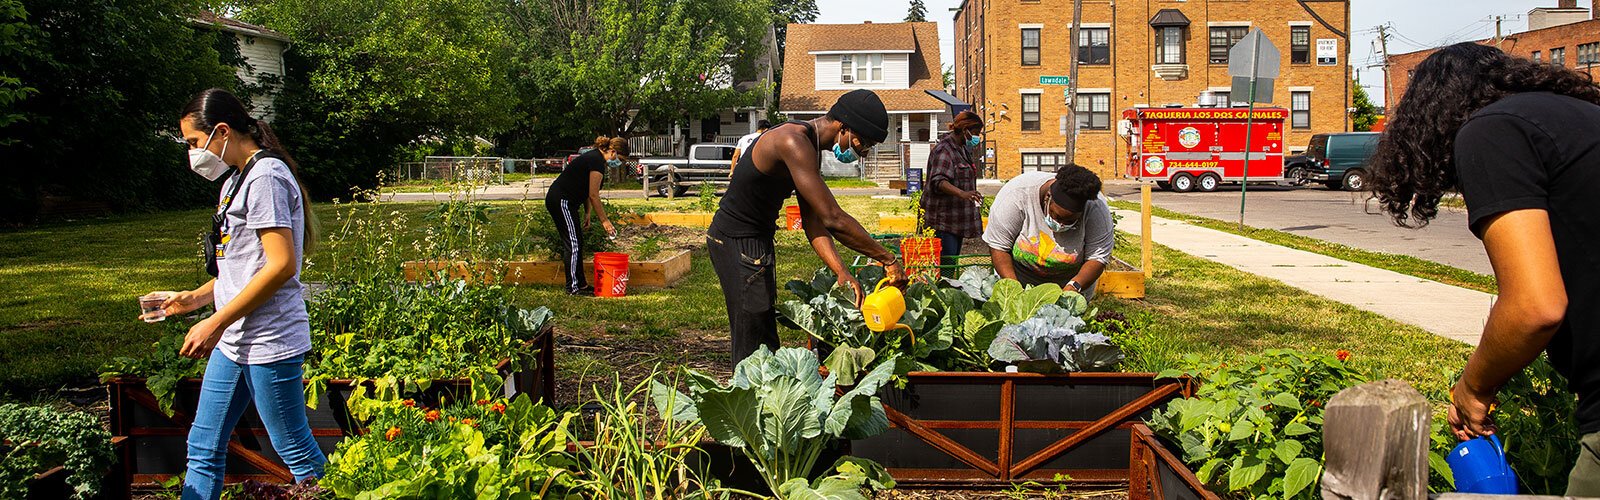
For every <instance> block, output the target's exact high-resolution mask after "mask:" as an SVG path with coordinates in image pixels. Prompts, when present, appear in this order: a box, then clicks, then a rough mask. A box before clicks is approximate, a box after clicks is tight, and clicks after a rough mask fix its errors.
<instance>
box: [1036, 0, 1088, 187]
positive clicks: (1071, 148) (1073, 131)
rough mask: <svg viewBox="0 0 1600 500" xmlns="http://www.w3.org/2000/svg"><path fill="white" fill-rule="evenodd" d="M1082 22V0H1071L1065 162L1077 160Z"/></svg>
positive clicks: (1041, 104)
mask: <svg viewBox="0 0 1600 500" xmlns="http://www.w3.org/2000/svg"><path fill="white" fill-rule="evenodd" d="M1082 24H1083V0H1072V29H1071V30H1070V31H1069V33H1068V34H1067V36H1068V37H1071V38H1072V40H1071V42H1070V43H1071V45H1068V46H1069V47H1072V50H1071V51H1069V52H1068V53H1069V54H1071V55H1072V58H1071V60H1070V61H1069V64H1071V66H1070V69H1069V70H1068V71H1067V95H1066V98H1067V115H1066V116H1067V150H1066V155H1065V156H1064V158H1065V159H1066V162H1067V163H1075V162H1077V161H1078V160H1077V157H1078V58H1079V57H1082V55H1081V54H1079V53H1078V50H1079V47H1078V45H1079V44H1078V26H1079V25H1082ZM1039 45H1041V46H1042V45H1044V43H1042V42H1041V43H1040V44H1039ZM1040 100H1041V101H1043V99H1040ZM1040 106H1041V107H1043V106H1044V104H1043V103H1040Z"/></svg>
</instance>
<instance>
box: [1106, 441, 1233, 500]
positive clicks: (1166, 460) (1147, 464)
mask: <svg viewBox="0 0 1600 500" xmlns="http://www.w3.org/2000/svg"><path fill="white" fill-rule="evenodd" d="M1129 432H1130V434H1132V435H1133V440H1132V442H1131V443H1130V445H1129V448H1128V462H1129V467H1128V499H1129V500H1218V498H1219V497H1218V496H1217V494H1216V493H1212V492H1211V490H1207V489H1206V487H1205V485H1204V484H1201V483H1200V478H1198V477H1195V475H1194V472H1192V471H1190V470H1189V468H1188V467H1187V466H1185V465H1184V464H1183V461H1181V460H1178V456H1177V455H1173V454H1172V452H1171V451H1169V450H1167V447H1166V446H1163V445H1162V444H1161V442H1160V441H1157V440H1156V435H1155V433H1154V432H1151V431H1150V427H1149V426H1146V425H1145V424H1142V423H1139V424H1133V428H1132V429H1130V430H1129Z"/></svg>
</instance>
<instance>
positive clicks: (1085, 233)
mask: <svg viewBox="0 0 1600 500" xmlns="http://www.w3.org/2000/svg"><path fill="white" fill-rule="evenodd" d="M1113 229H1114V227H1113V225H1112V222H1111V208H1110V207H1109V206H1107V205H1106V200H1105V198H1104V197H1102V196H1100V177H1099V176H1097V175H1095V174H1094V172H1090V171H1089V169H1087V168H1083V167H1081V166H1078V165H1077V164H1075V163H1074V164H1068V165H1066V166H1064V167H1061V168H1060V169H1057V170H1056V171H1055V172H1054V173H1050V172H1028V173H1025V174H1022V175H1019V176H1016V177H1013V178H1011V180H1010V181H1007V182H1006V185H1005V186H1004V187H1001V188H1000V193H999V194H997V195H995V197H994V205H993V206H991V207H990V208H989V227H988V228H986V229H984V231H983V242H984V243H987V244H988V245H989V256H990V257H991V258H992V259H993V260H994V271H995V274H999V275H1000V277H1002V278H1009V279H1014V280H1017V281H1021V282H1022V283H1023V284H1025V285H1037V284H1042V283H1055V284H1057V285H1061V286H1062V287H1063V288H1066V289H1068V290H1072V291H1076V292H1078V293H1082V294H1083V295H1084V296H1085V297H1089V298H1093V297H1094V290H1095V284H1096V283H1097V282H1099V281H1100V274H1101V273H1104V272H1105V270H1106V263H1107V262H1110V260H1111V247H1112V246H1113V245H1114V244H1115V242H1116V234H1115V233H1114V232H1113Z"/></svg>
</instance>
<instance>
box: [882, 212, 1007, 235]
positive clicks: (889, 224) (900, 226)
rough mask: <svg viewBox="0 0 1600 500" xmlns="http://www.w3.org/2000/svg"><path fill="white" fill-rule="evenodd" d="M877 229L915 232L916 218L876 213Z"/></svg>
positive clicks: (893, 231) (987, 220) (986, 220)
mask: <svg viewBox="0 0 1600 500" xmlns="http://www.w3.org/2000/svg"><path fill="white" fill-rule="evenodd" d="M983 227H985V228H987V227H989V218H988V217H984V218H983ZM878 231H880V232H884V233H903V234H910V233H914V232H917V218H916V216H912V215H890V214H886V213H882V212H879V213H878Z"/></svg>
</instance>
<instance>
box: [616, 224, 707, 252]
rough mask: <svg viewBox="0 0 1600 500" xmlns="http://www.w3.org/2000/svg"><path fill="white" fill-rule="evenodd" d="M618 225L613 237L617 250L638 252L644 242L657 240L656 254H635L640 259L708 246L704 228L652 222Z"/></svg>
mask: <svg viewBox="0 0 1600 500" xmlns="http://www.w3.org/2000/svg"><path fill="white" fill-rule="evenodd" d="M616 227H617V234H616V236H613V237H612V238H613V240H612V248H613V249H614V250H615V251H618V252H624V253H629V254H638V253H639V250H641V248H640V246H641V245H642V244H644V243H646V242H647V241H649V240H651V239H654V240H655V242H656V244H657V245H658V246H659V248H660V250H659V251H657V252H656V253H655V255H650V256H639V255H635V258H637V259H640V260H653V259H656V258H665V257H670V256H672V254H675V253H677V252H678V251H679V250H691V251H693V250H697V249H699V248H701V247H704V246H706V231H705V230H704V229H698V228H691V227H680V226H663V225H659V224H650V225H648V226H637V225H633V224H617V225H616Z"/></svg>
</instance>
